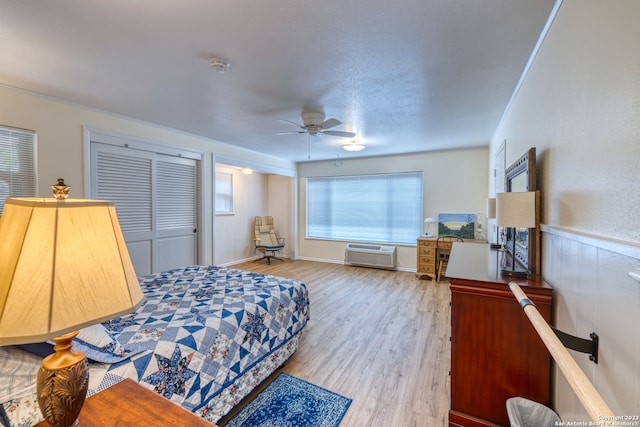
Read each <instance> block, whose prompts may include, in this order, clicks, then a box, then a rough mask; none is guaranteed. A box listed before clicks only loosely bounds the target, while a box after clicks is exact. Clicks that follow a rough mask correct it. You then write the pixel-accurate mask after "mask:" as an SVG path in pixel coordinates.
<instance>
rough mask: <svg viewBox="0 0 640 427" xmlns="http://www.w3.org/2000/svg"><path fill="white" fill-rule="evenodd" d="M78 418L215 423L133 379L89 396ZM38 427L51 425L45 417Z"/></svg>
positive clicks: (135, 426) (146, 424) (103, 423)
mask: <svg viewBox="0 0 640 427" xmlns="http://www.w3.org/2000/svg"><path fill="white" fill-rule="evenodd" d="M78 421H79V425H80V426H83V427H92V426H95V427H98V426H100V427H110V426H114V427H115V426H127V427H157V426H187V425H188V426H190V427H191V426H194V427H198V426H200V427H216V425H215V424H211V423H210V422H208V421H205V420H204V419H202V418H200V417H198V416H196V415H194V414H192V413H191V412H189V411H187V410H186V409H184V408H182V407H180V406H178V405H176V404H175V403H172V402H170V401H168V400H167V399H165V398H164V397H162V396H160V395H159V394H156V393H154V392H153V391H151V390H148V389H146V388H144V387H143V386H141V385H139V384H137V383H136V382H135V381H133V380H130V379H126V380H124V381H121V382H119V383H118V384H116V385H113V386H111V387H109V388H108V389H105V390H102V391H101V392H99V393H96V394H94V395H93V396H91V397H90V398H88V399H87V400H86V401H85V402H84V406H83V407H82V411H80V416H79V417H78ZM36 427H49V423H47V422H46V421H42V422H41V423H39V424H36Z"/></svg>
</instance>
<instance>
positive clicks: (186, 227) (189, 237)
mask: <svg viewBox="0 0 640 427" xmlns="http://www.w3.org/2000/svg"><path fill="white" fill-rule="evenodd" d="M196 172H197V168H196V162H195V160H192V159H184V158H179V157H171V156H163V155H157V161H156V180H155V184H156V185H155V194H156V203H155V205H156V239H157V240H156V244H157V250H158V271H165V270H169V269H171V268H176V267H183V266H185V265H192V264H197V259H198V254H197V244H198V241H197V238H196V237H197V231H198V230H197V217H196V212H197V197H196V195H197V181H196V176H197V175H196Z"/></svg>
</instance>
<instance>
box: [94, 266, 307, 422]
mask: <svg viewBox="0 0 640 427" xmlns="http://www.w3.org/2000/svg"><path fill="white" fill-rule="evenodd" d="M140 283H141V286H142V289H143V292H144V295H145V297H146V300H145V302H144V304H143V305H142V306H141V307H140V308H139V309H138V310H137V311H135V312H134V313H132V314H129V315H126V316H123V317H119V318H117V319H113V320H111V321H110V322H108V323H105V326H106V328H107V329H108V330H109V331H111V332H112V333H114V335H115V336H116V338H117V339H118V340H119V341H120V342H121V343H123V344H136V345H138V346H144V347H145V348H146V350H145V351H144V352H142V353H139V354H136V355H134V356H132V357H131V358H129V359H127V360H124V361H122V362H118V363H115V364H112V365H108V364H105V365H104V367H103V369H102V370H100V369H98V370H99V371H100V372H101V373H100V374H98V377H99V378H97V379H96V378H95V376H96V374H95V372H96V369H95V367H94V369H93V370H92V373H91V375H92V384H90V388H91V391H90V394H91V393H95V392H97V391H100V390H102V389H104V388H106V387H108V386H110V385H112V384H114V383H115V382H118V381H120V380H121V379H123V378H132V379H134V380H135V381H137V382H139V383H141V384H142V385H145V386H146V387H148V388H150V389H152V390H155V391H156V392H157V393H159V394H161V395H162V396H164V397H166V398H167V399H170V400H172V401H174V402H176V403H178V404H180V405H181V406H183V407H185V408H186V409H188V410H190V411H196V410H197V409H198V408H201V407H202V406H203V405H205V404H207V402H208V401H209V400H210V399H212V398H213V397H214V396H216V395H217V394H218V393H220V392H221V391H222V390H223V389H224V388H225V387H227V386H229V385H230V384H232V383H233V382H234V381H235V380H236V379H237V378H238V377H240V376H241V375H243V374H245V373H246V372H247V371H248V370H250V369H252V368H253V367H254V366H255V365H256V364H257V363H258V362H260V361H261V360H263V359H265V358H266V357H268V356H269V355H271V354H272V353H273V352H274V351H276V350H278V349H279V348H280V347H282V346H284V345H286V344H287V343H288V342H289V341H290V340H292V338H293V337H294V336H297V334H298V333H300V332H301V331H302V329H303V328H304V326H305V324H306V322H307V317H308V314H309V296H308V292H307V288H306V286H305V285H304V284H303V283H301V282H299V281H297V280H293V279H285V278H280V277H275V276H270V275H264V274H259V273H254V272H249V271H244V270H236V269H232V268H225V267H216V266H198V265H195V266H188V267H184V268H179V269H174V270H170V271H167V272H163V273H158V274H154V275H150V276H145V277H142V278H141V282H140ZM96 381H97V384H96Z"/></svg>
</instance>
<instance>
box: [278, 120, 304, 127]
mask: <svg viewBox="0 0 640 427" xmlns="http://www.w3.org/2000/svg"><path fill="white" fill-rule="evenodd" d="M278 121H279V122H282V123H286V124H289V125H293V126H295V127H297V128H300V129H304V126H302V125H301V124H298V123H296V122H291V121H289V120H284V119H278Z"/></svg>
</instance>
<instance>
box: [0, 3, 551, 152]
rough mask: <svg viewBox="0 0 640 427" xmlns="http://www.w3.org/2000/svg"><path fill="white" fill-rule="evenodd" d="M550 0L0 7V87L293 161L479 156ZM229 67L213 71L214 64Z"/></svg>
mask: <svg viewBox="0 0 640 427" xmlns="http://www.w3.org/2000/svg"><path fill="white" fill-rule="evenodd" d="M553 5H554V0H535V1H533V0H396V1H391V0H322V1H300V0H271V1H267V0H181V1H175V0H173V1H169V0H109V1H104V0H57V1H46V0H20V1H19V0H0V8H1V10H0V52H1V54H0V84H5V85H9V86H14V87H18V88H22V89H27V90H30V91H33V92H37V93H41V94H45V95H49V96H53V97H56V98H60V99H64V100H68V101H72V102H75V103H79V104H82V105H86V106H90V107H94V108H98V109H101V110H105V111H109V112H113V113H117V114H122V115H125V116H129V117H133V118H136V119H140V120H143V121H146V122H150V123H155V124H159V125H162V126H167V127H169V128H173V129H178V130H181V131H184V132H188V133H192V134H195V135H201V136H204V137H207V138H211V139H214V140H217V141H222V142H226V143H229V144H233V145H238V146H242V147H246V148H249V149H251V150H256V151H260V152H264V153H267V154H270V155H273V156H277V157H281V158H285V159H289V160H293V161H306V160H307V159H308V146H307V136H306V135H298V134H295V135H276V134H277V133H278V132H285V131H291V130H295V129H294V128H293V126H290V125H287V124H286V123H282V122H280V121H279V119H284V120H289V121H293V122H298V123H301V122H302V120H301V113H302V112H303V111H320V112H324V113H325V114H326V118H330V117H334V118H336V119H338V120H341V121H342V122H343V124H342V125H341V126H338V127H336V128H333V130H344V131H353V132H356V133H357V136H356V138H357V139H358V140H360V141H361V143H364V144H365V145H366V146H367V148H366V149H365V150H364V151H361V152H359V153H349V152H347V151H344V150H342V149H340V146H341V145H342V144H344V143H347V142H349V139H345V138H338V137H332V136H326V135H325V136H323V137H322V139H321V140H320V141H317V142H312V143H311V152H310V154H311V160H321V159H331V158H335V157H336V156H338V155H339V156H341V157H342V158H350V157H354V156H374V155H385V154H394V153H409V152H420V151H431V150H441V149H449V148H465V147H476V146H486V145H488V143H489V140H490V138H491V136H492V133H493V131H494V130H495V128H496V126H497V125H498V122H499V121H500V118H501V116H502V113H503V112H504V109H505V107H506V105H507V103H508V101H509V99H510V97H511V95H512V93H513V91H514V89H515V87H516V85H517V82H518V80H519V79H520V77H521V75H522V72H523V70H524V69H525V65H526V63H527V61H528V59H529V57H530V56H531V53H532V51H533V49H534V46H535V44H536V42H537V40H538V38H539V36H540V34H541V32H542V29H543V27H544V25H545V23H546V21H547V18H548V17H549V15H550V13H551V11H552V9H553ZM216 56H217V57H222V58H224V59H225V60H227V61H228V62H229V63H230V69H229V71H228V72H227V73H224V74H221V73H216V72H215V71H213V70H212V69H211V68H210V66H209V63H208V60H209V59H210V58H211V57H216Z"/></svg>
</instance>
